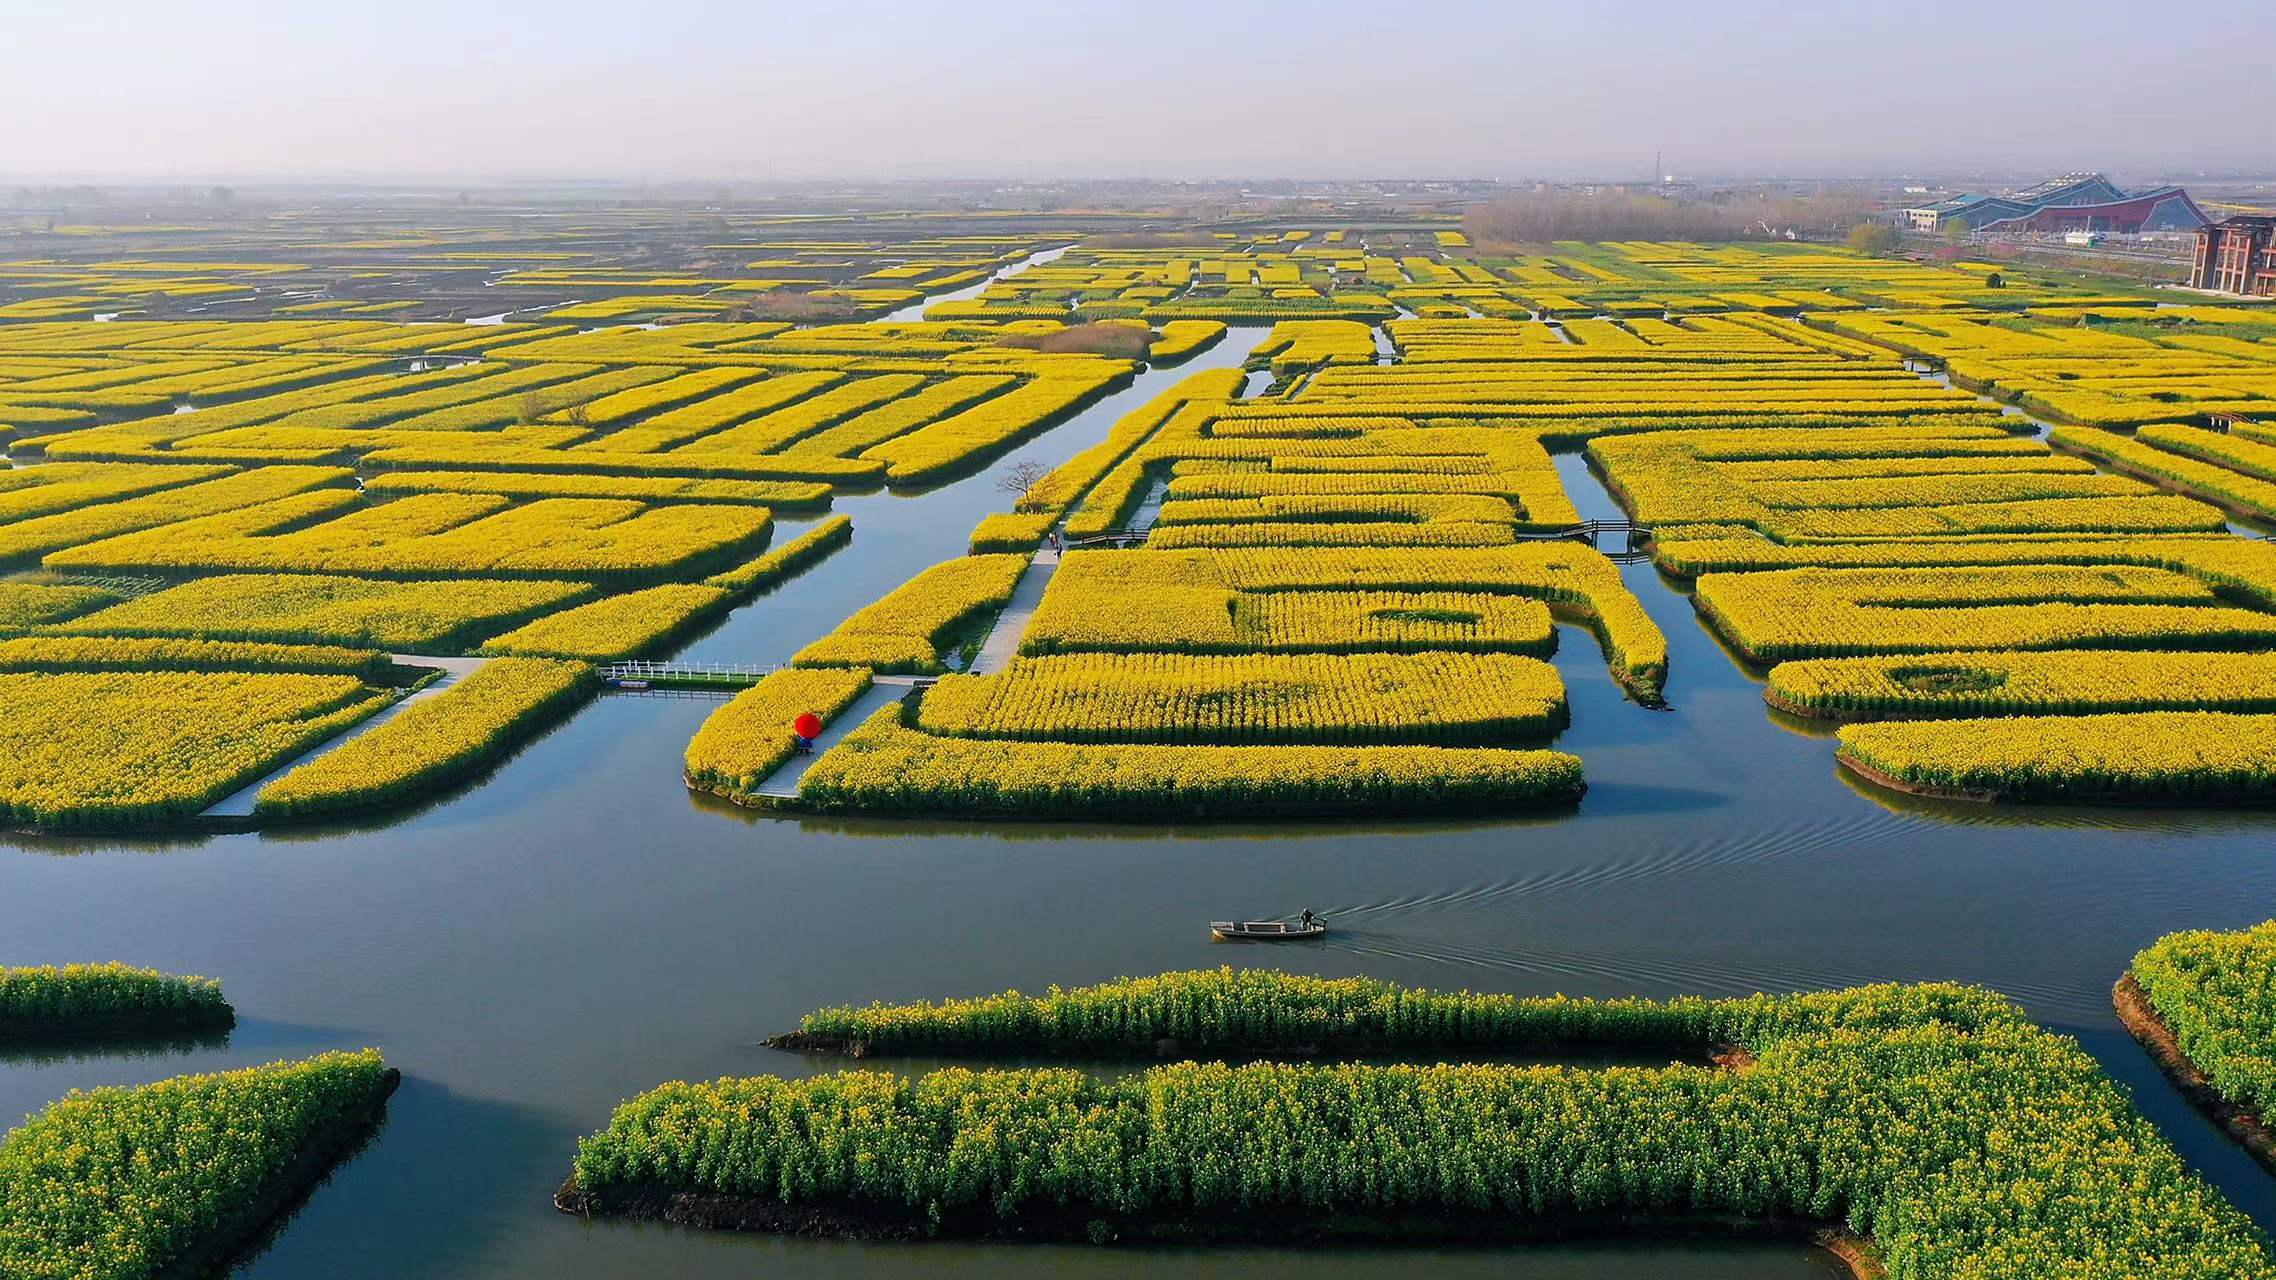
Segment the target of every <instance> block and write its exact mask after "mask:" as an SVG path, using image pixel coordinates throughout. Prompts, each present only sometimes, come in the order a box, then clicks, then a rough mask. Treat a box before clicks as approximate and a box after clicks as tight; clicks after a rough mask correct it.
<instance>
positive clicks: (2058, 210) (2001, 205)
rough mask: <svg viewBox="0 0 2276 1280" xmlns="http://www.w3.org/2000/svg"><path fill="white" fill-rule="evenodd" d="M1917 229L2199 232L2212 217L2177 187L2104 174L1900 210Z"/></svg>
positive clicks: (1902, 218)
mask: <svg viewBox="0 0 2276 1280" xmlns="http://www.w3.org/2000/svg"><path fill="white" fill-rule="evenodd" d="M1897 220H1898V221H1899V222H1901V223H1903V224H1904V225H1905V226H1906V227H1908V228H1910V229H1912V230H1914V231H1942V230H1944V229H1945V228H1947V227H1949V226H1951V225H1953V224H1955V223H1957V224H1959V225H1960V226H1963V227H1965V228H1967V229H1968V230H1970V231H2043V232H2061V231H2113V232H2118V233H2121V234H2127V235H2134V234H2139V233H2141V232H2144V231H2195V230H2197V229H2198V228H2200V227H2205V226H2209V225H2211V223H2212V221H2213V220H2212V219H2211V218H2208V217H2206V216H2205V211H2204V210H2203V209H2200V208H2198V207H2197V202H2196V201H2195V200H2192V199H2190V198H2189V193H2188V192H2187V191H2185V190H2183V189H2182V188H2180V187H2177V186H2166V187H2151V188H2149V189H2148V190H2146V191H2132V192H2129V191H2124V190H2121V189H2119V187H2118V185H2117V184H2116V183H2113V182H2112V181H2110V179H2108V178H2106V177H2104V176H2103V175H2101V174H2099V173H2066V174H2063V175H2062V176H2061V177H2056V178H2049V179H2047V180H2046V181H2044V182H2039V183H2034V184H2032V185H2031V186H2028V187H2025V188H2023V189H2022V190H2020V191H2012V192H2009V193H2007V194H2006V195H1996V196H1995V195H1980V194H1975V193H1969V194H1963V195H1956V196H1951V197H1949V198H1947V199H1943V200H1939V201H1937V202H1935V203H1934V204H1925V205H1918V206H1915V207H1913V208H1909V209H1901V210H1898V212H1897Z"/></svg>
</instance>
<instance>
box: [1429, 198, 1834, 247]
mask: <svg viewBox="0 0 2276 1280" xmlns="http://www.w3.org/2000/svg"><path fill="white" fill-rule="evenodd" d="M1873 207H1874V206H1873V204H1872V202H1871V201H1868V200H1865V199H1862V198H1860V197H1856V196H1847V195H1831V196H1814V197H1807V198H1804V197H1798V196H1777V197H1766V196H1741V197H1734V198H1731V199H1727V200H1671V199H1668V198H1665V197H1662V196H1648V195H1629V194H1622V193H1618V192H1606V193H1604V194H1602V195H1593V196H1592V195H1577V194H1567V193H1559V192H1536V193H1530V194H1526V195H1519V196H1511V197H1508V198H1506V199H1501V200H1496V201H1493V202H1492V203H1490V204H1482V205H1476V206H1473V207H1472V208H1471V209H1470V210H1469V212H1468V213H1466V214H1464V215H1463V219H1462V225H1463V230H1465V231H1467V232H1468V233H1469V235H1470V239H1471V240H1472V241H1473V242H1474V243H1478V244H1487V243H1497V244H1545V243H1548V242H1549V241H1552V240H1746V239H1756V240H1759V239H1763V238H1766V237H1771V236H1777V237H1783V236H1784V235H1785V234H1786V232H1787V230H1788V229H1792V230H1793V231H1794V232H1796V233H1797V234H1799V235H1804V236H1813V235H1831V234H1834V233H1836V232H1839V231H1841V230H1843V229H1845V228H1847V227H1849V226H1852V225H1854V224H1855V223H1857V222H1858V221H1860V220H1862V219H1863V218H1864V216H1865V215H1866V214H1867V213H1870V212H1871V211H1872V210H1873Z"/></svg>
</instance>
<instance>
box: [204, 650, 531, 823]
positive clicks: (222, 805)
mask: <svg viewBox="0 0 2276 1280" xmlns="http://www.w3.org/2000/svg"><path fill="white" fill-rule="evenodd" d="M387 660H388V661H390V662H392V663H394V664H395V665H396V666H399V667H434V668H438V669H439V670H441V671H442V673H443V674H442V677H441V678H440V679H438V680H435V681H434V682H432V683H430V684H428V685H427V686H426V687H425V688H423V689H419V690H416V691H414V692H412V693H410V694H408V695H406V696H404V697H401V698H398V699H396V700H395V704H394V705H393V706H391V707H388V708H386V709H385V710H383V711H380V712H378V713H377V714H375V715H372V716H369V717H366V718H365V719H363V720H361V721H359V722H357V723H356V724H355V725H354V726H353V727H352V728H350V729H349V730H348V731H347V732H346V733H343V734H340V735H339V736H337V737H332V738H326V739H325V740H324V741H322V742H319V743H317V744H316V745H315V746H313V747H310V748H309V749H308V750H306V751H303V752H301V753H300V754H298V755H296V756H294V757H292V758H291V759H290V760H287V761H285V762H284V763H283V764H280V765H278V766H277V767H276V768H274V769H271V770H269V771H268V772H267V773H264V774H262V775H261V776H260V777H258V778H256V779H254V780H253V781H252V783H250V784H249V785H247V786H244V787H241V788H239V789H238V790H236V791H234V792H231V793H230V794H229V795H227V796H224V797H223V798H221V799H220V800H218V801H216V802H214V804H213V805H212V806H211V807H209V808H208V809H206V811H205V813H204V815H203V816H205V817H208V818H244V817H250V816H252V813H253V800H254V797H256V796H258V795H260V794H261V788H263V787H265V786H267V785H269V784H270V783H272V782H274V781H276V780H277V779H278V778H281V777H283V776H284V775H285V774H287V773H290V772H292V770H293V769H294V768H295V767H297V766H298V765H300V764H301V763H302V762H304V761H306V760H308V759H309V758H311V757H313V756H316V755H318V754H320V753H322V752H326V751H330V750H331V749H332V748H334V747H336V746H339V745H340V744H341V743H343V742H346V741H348V740H349V739H351V738H357V737H361V736H362V735H364V734H366V733H369V732H371V731H372V730H373V729H376V728H378V727H379V726H381V725H383V724H386V723H387V722H388V721H390V720H393V719H394V718H395V717H397V716H399V715H402V714H403V709H404V708H406V707H408V706H410V705H411V704H412V703H415V702H424V701H426V700H427V699H428V698H432V697H434V696H435V695H436V694H439V693H441V692H442V691H443V690H445V689H448V688H449V687H451V686H452V685H454V684H457V683H458V682H459V681H461V680H463V679H465V678H466V677H468V676H470V675H473V674H474V673H475V672H477V671H479V670H481V669H482V668H483V667H484V666H486V665H488V664H489V663H491V662H495V661H496V659H495V658H433V657H428V656H427V655H425V654H418V653H391V654H388V655H387Z"/></svg>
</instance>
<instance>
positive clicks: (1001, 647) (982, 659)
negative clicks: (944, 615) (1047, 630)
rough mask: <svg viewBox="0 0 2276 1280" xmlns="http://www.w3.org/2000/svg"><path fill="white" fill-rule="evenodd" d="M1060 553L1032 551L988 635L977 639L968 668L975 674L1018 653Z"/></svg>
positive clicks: (999, 666)
mask: <svg viewBox="0 0 2276 1280" xmlns="http://www.w3.org/2000/svg"><path fill="white" fill-rule="evenodd" d="M1058 569H1059V553H1058V552H1056V551H1053V550H1052V549H1051V548H1049V547H1045V548H1044V549H1043V550H1041V551H1038V552H1036V553H1035V558H1034V559H1033V560H1030V561H1028V562H1027V569H1026V571H1025V572H1023V573H1021V574H1020V576H1019V582H1018V583H1017V584H1016V585H1015V586H1013V587H1012V598H1011V599H1010V600H1008V601H1006V602H1005V603H1004V611H1003V612H1002V613H1000V614H998V615H996V625H995V626H993V627H991V628H989V629H988V638H987V639H985V640H982V641H981V642H980V652H978V653H977V654H974V655H973V657H972V665H971V667H969V668H968V669H967V670H969V672H970V673H971V674H973V675H976V676H986V675H994V674H995V673H996V672H999V671H1001V670H1003V669H1004V668H1005V667H1006V666H1008V665H1009V664H1010V663H1011V660H1012V659H1013V658H1014V657H1016V656H1018V654H1019V641H1020V637H1021V636H1024V635H1026V634H1027V624H1028V621H1029V620H1030V619H1032V618H1034V617H1035V606H1036V605H1038V604H1040V603H1041V602H1042V600H1043V589H1044V588H1045V587H1048V586H1050V585H1051V575H1052V574H1054V573H1056V572H1058Z"/></svg>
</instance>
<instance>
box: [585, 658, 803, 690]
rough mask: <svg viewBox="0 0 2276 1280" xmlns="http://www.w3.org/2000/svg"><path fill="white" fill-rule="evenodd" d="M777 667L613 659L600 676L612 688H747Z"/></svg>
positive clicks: (779, 668) (748, 664)
mask: <svg viewBox="0 0 2276 1280" xmlns="http://www.w3.org/2000/svg"><path fill="white" fill-rule="evenodd" d="M780 670H782V668H781V666H780V665H778V664H774V663H749V662H612V663H610V664H608V665H607V666H605V667H602V668H601V679H603V680H606V681H607V682H608V683H609V686H610V687H611V688H615V689H747V688H749V687H751V686H752V685H755V684H757V683H758V682H759V681H761V680H764V679H766V678H767V676H768V675H769V674H771V673H773V672H776V671H780Z"/></svg>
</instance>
